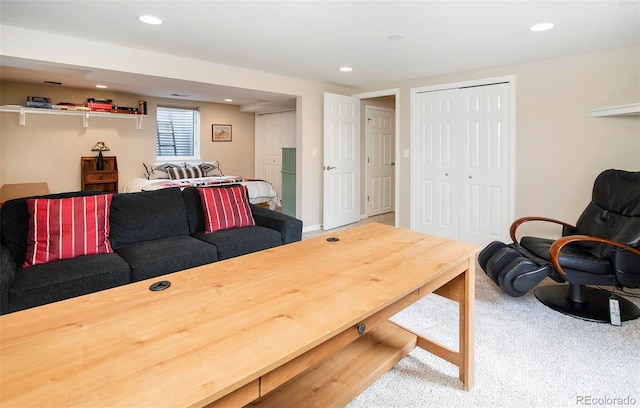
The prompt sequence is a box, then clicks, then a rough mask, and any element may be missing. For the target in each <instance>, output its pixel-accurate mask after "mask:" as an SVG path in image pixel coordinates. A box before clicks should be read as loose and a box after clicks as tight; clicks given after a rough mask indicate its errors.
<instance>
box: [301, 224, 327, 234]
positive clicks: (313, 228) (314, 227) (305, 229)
mask: <svg viewBox="0 0 640 408" xmlns="http://www.w3.org/2000/svg"><path fill="white" fill-rule="evenodd" d="M321 229H322V224H317V225H310V226H308V227H302V233H303V234H304V233H305V232H311V231H318V230H321Z"/></svg>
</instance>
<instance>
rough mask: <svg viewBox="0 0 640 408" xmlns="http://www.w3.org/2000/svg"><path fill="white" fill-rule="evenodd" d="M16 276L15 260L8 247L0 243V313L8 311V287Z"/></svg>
mask: <svg viewBox="0 0 640 408" xmlns="http://www.w3.org/2000/svg"><path fill="white" fill-rule="evenodd" d="M15 276H16V262H15V261H14V260H13V256H11V252H9V248H7V247H6V246H4V245H0V314H5V313H7V312H8V308H9V287H10V286H11V284H12V283H13V279H14V278H15Z"/></svg>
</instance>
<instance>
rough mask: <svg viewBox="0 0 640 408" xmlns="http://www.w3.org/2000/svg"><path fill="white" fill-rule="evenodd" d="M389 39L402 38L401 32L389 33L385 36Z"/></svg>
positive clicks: (396, 39)
mask: <svg viewBox="0 0 640 408" xmlns="http://www.w3.org/2000/svg"><path fill="white" fill-rule="evenodd" d="M387 38H388V39H389V40H391V41H398V40H402V34H391V35H390V36H388V37H387Z"/></svg>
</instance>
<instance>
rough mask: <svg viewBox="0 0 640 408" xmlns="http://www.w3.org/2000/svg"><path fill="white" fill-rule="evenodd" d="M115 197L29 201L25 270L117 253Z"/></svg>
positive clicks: (98, 196)
mask: <svg viewBox="0 0 640 408" xmlns="http://www.w3.org/2000/svg"><path fill="white" fill-rule="evenodd" d="M112 197H113V194H100V195H95V196H88V197H70V198H57V199H45V198H29V199H27V211H28V212H29V232H28V235H27V255H26V257H25V260H24V264H23V267H29V266H32V265H38V264H43V263H47V262H51V261H56V260H58V259H69V258H75V257H78V256H82V255H95V254H105V253H111V252H113V249H112V248H111V244H110V242H109V210H110V207H111V199H112Z"/></svg>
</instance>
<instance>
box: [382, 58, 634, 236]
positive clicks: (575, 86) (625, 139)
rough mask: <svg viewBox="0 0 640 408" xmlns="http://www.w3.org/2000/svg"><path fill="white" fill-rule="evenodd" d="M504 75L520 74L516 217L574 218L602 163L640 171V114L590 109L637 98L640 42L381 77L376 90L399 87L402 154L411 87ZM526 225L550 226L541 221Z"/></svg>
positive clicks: (403, 165) (404, 168)
mask: <svg viewBox="0 0 640 408" xmlns="http://www.w3.org/2000/svg"><path fill="white" fill-rule="evenodd" d="M505 75H514V76H515V81H516V82H515V98H516V127H515V129H516V135H515V139H516V157H515V172H516V176H515V177H516V202H515V216H516V217H519V216H527V215H542V216H548V217H552V218H559V219H561V220H565V221H568V222H574V221H575V220H576V219H577V217H578V216H579V215H580V213H581V212H582V210H583V209H584V207H585V206H586V204H587V203H588V202H589V200H590V195H591V188H592V185H593V180H594V179H595V177H596V176H597V175H598V174H599V173H600V172H601V171H602V170H605V169H608V168H618V169H625V170H631V171H640V116H628V117H613V118H593V117H591V116H590V115H589V114H588V111H589V110H591V109H597V108H603V107H608V106H615V105H625V104H631V103H637V102H640V48H628V49H621V50H613V51H606V52H600V53H594V54H586V55H578V56H572V57H565V58H556V59H550V60H544V61H537V62H532V63H527V64H519V65H512V66H506V67H500V68H494V69H487V70H482V71H473V72H465V73H459V74H451V75H446V76H441V77H434V78H426V79H420V80H415V81H409V82H404V83H400V84H398V83H388V84H381V85H380V86H378V87H375V88H371V90H375V89H388V88H400V107H401V108H400V121H399V122H400V132H399V133H400V135H399V137H400V140H399V148H400V151H399V153H401V152H402V150H403V149H409V148H410V147H411V146H410V132H411V130H410V129H411V117H410V115H411V109H410V106H411V88H418V87H423V86H429V85H437V84H446V83H454V82H460V81H468V80H476V79H480V78H490V77H498V76H505ZM398 161H399V163H398V164H399V166H398V167H399V168H398V170H397V171H399V172H400V186H399V187H400V205H399V215H400V225H402V226H407V227H408V226H409V217H410V202H409V197H410V187H411V185H410V174H411V172H410V160H409V159H408V158H403V157H402V155H401V154H399V155H398ZM523 232H529V233H533V232H535V233H541V234H549V233H551V231H549V230H548V229H547V228H542V227H541V226H536V225H532V226H529V228H524V229H523ZM553 232H557V231H555V230H554V231H553Z"/></svg>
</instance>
